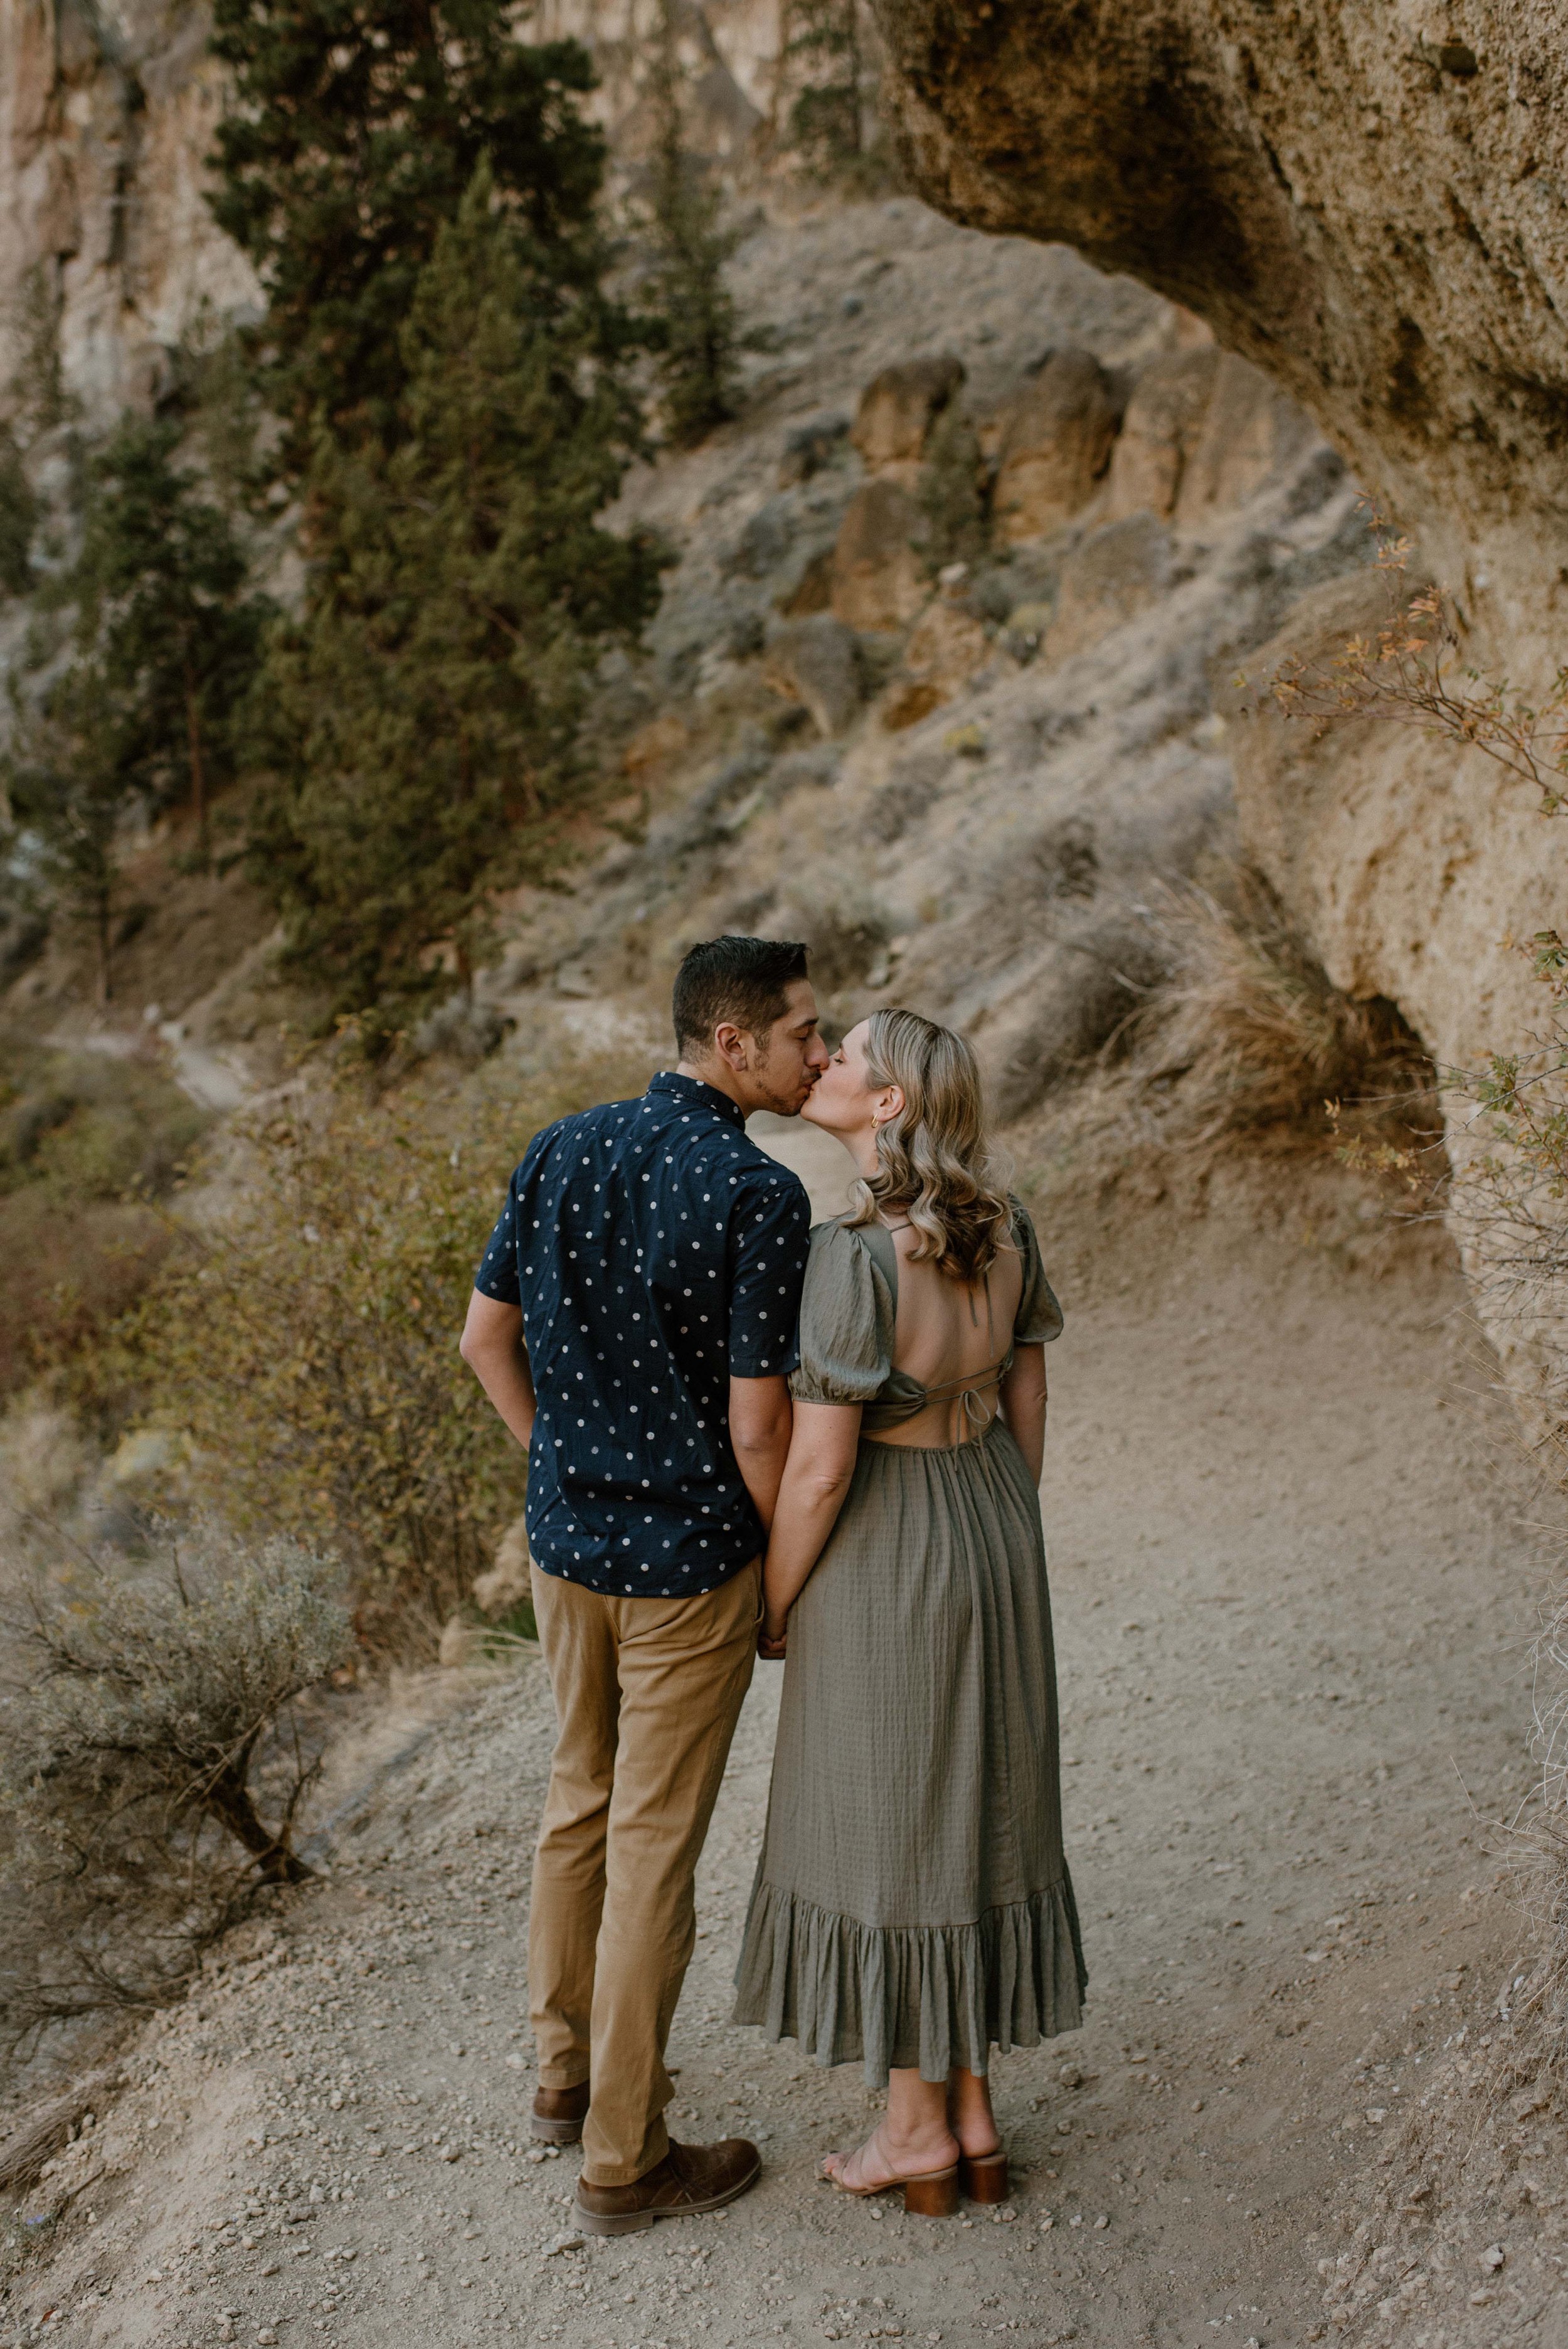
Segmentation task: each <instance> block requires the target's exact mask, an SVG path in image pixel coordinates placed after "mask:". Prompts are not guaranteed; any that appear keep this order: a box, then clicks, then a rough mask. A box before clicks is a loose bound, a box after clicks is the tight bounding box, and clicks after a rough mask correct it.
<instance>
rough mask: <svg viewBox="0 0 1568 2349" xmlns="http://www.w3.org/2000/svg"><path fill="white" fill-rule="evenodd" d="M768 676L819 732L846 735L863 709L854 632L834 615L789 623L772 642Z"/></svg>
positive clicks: (765, 669)
mask: <svg viewBox="0 0 1568 2349" xmlns="http://www.w3.org/2000/svg"><path fill="white" fill-rule="evenodd" d="M763 675H764V677H765V678H767V680H768V683H769V685H770V686H771V687H772V688H773V690H774V692H775V693H781V694H783V695H784V696H785V698H786V699H788V700H790V701H798V702H799V703H800V704H801V706H802V708H803V709H806V710H807V712H808V713H809V714H810V719H811V721H812V723H813V724H814V726H815V727H816V729H817V731H818V732H819V734H822V735H832V734H841V733H842V732H843V730H844V729H845V727H846V726H848V725H849V724H850V722H851V719H853V717H854V715H855V712H856V711H857V710H858V709H859V708H860V706H861V670H860V663H859V661H858V660H857V658H856V657H855V639H854V636H853V634H852V632H851V630H850V629H849V628H848V627H846V626H845V625H844V623H843V622H842V621H841V620H836V619H834V618H833V616H832V615H831V613H830V612H818V613H814V614H813V615H812V616H811V617H810V619H805V620H789V621H786V622H785V624H784V626H782V627H779V628H777V629H776V630H775V631H774V633H773V635H772V636H771V637H770V638H769V645H768V651H767V655H766V657H765V660H764V664H763Z"/></svg>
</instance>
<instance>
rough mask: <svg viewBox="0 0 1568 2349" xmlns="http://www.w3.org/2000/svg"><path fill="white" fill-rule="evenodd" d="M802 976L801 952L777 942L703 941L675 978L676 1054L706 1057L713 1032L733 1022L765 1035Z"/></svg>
mask: <svg viewBox="0 0 1568 2349" xmlns="http://www.w3.org/2000/svg"><path fill="white" fill-rule="evenodd" d="M805 976H806V949H805V947H803V946H793V945H790V944H789V943H788V942H787V941H785V940H784V939H782V938H740V937H733V936H731V937H723V938H705V939H704V940H703V941H702V943H701V945H700V946H695V947H693V948H692V950H691V952H690V953H689V954H688V955H687V956H686V960H685V961H684V962H683V963H682V965H681V967H680V968H679V970H677V971H676V992H675V1004H674V1010H675V1019H676V1049H677V1050H679V1051H681V1052H683V1053H684V1052H685V1051H686V1048H687V1047H688V1046H691V1047H693V1048H694V1049H695V1050H697V1051H699V1052H707V1051H710V1050H712V1047H713V1031H714V1030H715V1029H716V1028H717V1026H718V1024H719V1022H720V1020H722V1019H733V1020H734V1022H735V1024H736V1026H737V1027H738V1028H740V1029H744V1030H745V1032H746V1033H747V1035H748V1036H761V1035H765V1034H766V1033H767V1031H768V1030H769V1028H771V1027H772V1025H773V1022H774V1021H775V1020H776V1019H782V1018H783V1016H784V1014H785V1012H786V1011H787V1010H788V1009H789V1001H788V998H787V996H786V993H785V990H786V988H788V987H789V985H790V983H791V981H792V980H794V979H797V978H805Z"/></svg>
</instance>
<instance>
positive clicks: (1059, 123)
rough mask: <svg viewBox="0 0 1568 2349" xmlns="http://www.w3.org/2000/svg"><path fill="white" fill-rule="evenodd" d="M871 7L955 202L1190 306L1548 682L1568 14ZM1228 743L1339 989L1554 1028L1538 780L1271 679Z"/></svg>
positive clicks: (918, 2) (1511, 666)
mask: <svg viewBox="0 0 1568 2349" xmlns="http://www.w3.org/2000/svg"><path fill="white" fill-rule="evenodd" d="M879 14H880V18H881V22H882V29H883V33H884V36H885V39H886V42H887V46H888V49H889V52H890V56H891V59H892V103H893V106H894V109H895V112H896V116H897V121H898V127H899V132H900V137H901V140H902V143H903V150H904V152H905V155H906V157H907V159H908V161H909V166H910V169H911V171H912V172H913V176H914V178H915V180H916V182H917V184H918V186H919V188H920V190H921V191H922V192H923V194H924V195H925V196H926V198H927V199H928V201H930V202H933V203H934V204H936V205H938V206H939V207H940V208H941V209H943V210H944V211H945V212H948V213H950V214H951V215H952V216H953V217H954V218H955V219H958V220H961V221H964V222H969V223H972V224H974V225H976V226H980V227H984V228H986V229H990V230H994V231H1012V232H1016V233H1025V234H1027V235H1030V236H1035V237H1039V238H1042V239H1048V240H1060V241H1062V242H1064V243H1070V244H1072V245H1075V246H1076V247H1078V250H1079V251H1080V252H1082V253H1084V254H1087V255H1088V258H1089V259H1090V260H1092V261H1093V262H1095V263H1096V264H1098V265H1099V267H1100V268H1102V269H1107V270H1112V271H1125V272H1127V273H1129V274H1132V275H1134V276H1137V277H1139V278H1140V279H1142V280H1143V281H1144V282H1145V283H1146V284H1148V285H1153V286H1155V287H1157V288H1159V289H1160V290H1161V292H1163V293H1165V294H1167V295H1171V296H1173V297H1174V298H1176V299H1177V300H1179V301H1181V303H1183V304H1185V305H1188V306H1189V307H1190V308H1191V309H1192V310H1194V311H1196V312H1198V313H1199V314H1200V315H1201V316H1203V317H1204V318H1206V319H1207V320H1208V321H1209V322H1210V323H1211V325H1212V327H1213V329H1214V332H1215V334H1216V336H1217V337H1218V338H1219V340H1220V342H1221V343H1222V344H1223V345H1225V346H1227V347H1229V348H1230V349H1231V350H1233V351H1235V352H1240V353H1242V354H1243V355H1244V356H1245V357H1248V358H1250V359H1252V360H1253V361H1254V362H1255V363H1256V364H1257V365H1258V366H1260V367H1264V368H1265V369H1267V370H1268V371H1269V372H1270V373H1271V374H1272V375H1273V376H1274V378H1276V380H1278V381H1279V382H1280V383H1281V384H1282V385H1284V386H1285V387H1286V388H1288V389H1289V390H1290V391H1291V392H1292V393H1293V394H1294V395H1295V398H1297V399H1299V400H1300V401H1301V402H1302V404H1303V405H1304V406H1305V408H1306V409H1308V410H1309V412H1310V413H1311V414H1312V415H1313V416H1314V417H1315V419H1317V421H1318V422H1319V423H1320V424H1321V425H1322V427H1323V428H1324V429H1325V431H1326V433H1327V434H1328V435H1329V437H1330V438H1331V440H1334V441H1335V442H1336V445H1337V446H1338V447H1339V449H1340V450H1342V451H1343V452H1344V453H1345V455H1346V457H1347V458H1348V459H1349V460H1350V462H1351V463H1352V465H1353V466H1354V468H1355V470H1356V471H1357V475H1358V476H1359V478H1360V479H1361V480H1362V481H1365V482H1367V484H1368V485H1369V486H1370V487H1371V488H1372V489H1373V490H1374V492H1376V494H1377V497H1378V498H1379V499H1380V500H1381V501H1382V502H1384V503H1385V504H1386V505H1387V507H1388V508H1389V509H1390V510H1391V511H1392V512H1394V513H1395V514H1396V515H1397V517H1398V520H1399V522H1400V523H1401V524H1402V525H1403V526H1405V527H1407V528H1408V529H1409V530H1411V531H1412V532H1413V533H1414V534H1415V535H1416V537H1417V539H1418V560H1419V561H1420V562H1421V563H1422V564H1424V565H1425V566H1426V567H1427V569H1428V570H1429V573H1430V574H1431V575H1433V576H1435V577H1436V578H1438V579H1439V580H1440V581H1441V582H1443V583H1444V584H1445V585H1447V586H1448V587H1449V589H1450V591H1451V592H1452V594H1453V595H1454V596H1455V598H1456V600H1457V603H1458V605H1459V608H1460V613H1461V616H1462V618H1463V620H1464V623H1465V626H1466V629H1467V636H1468V641H1467V647H1466V650H1467V655H1468V656H1469V657H1471V658H1473V659H1474V660H1475V662H1476V664H1477V666H1478V667H1480V668H1482V669H1484V670H1487V671H1490V672H1494V673H1496V672H1501V673H1504V674H1507V675H1510V676H1511V677H1513V678H1518V679H1520V680H1522V682H1523V683H1525V684H1527V685H1529V686H1530V687H1532V688H1537V687H1539V685H1540V683H1541V682H1542V680H1543V679H1545V678H1550V677H1551V676H1552V675H1553V672H1554V671H1555V669H1556V667H1558V665H1559V664H1560V662H1561V661H1562V659H1563V652H1564V647H1565V645H1568V604H1565V600H1564V598H1565V590H1568V466H1565V463H1564V455H1565V451H1568V178H1565V167H1568V151H1565V150H1568V114H1565V112H1564V104H1563V101H1564V96H1565V94H1568V93H1565V89H1564V83H1565V80H1568V43H1565V42H1564V40H1563V17H1562V12H1561V10H1560V9H1559V8H1557V7H1555V6H1553V5H1549V0H1491V5H1489V4H1488V0H1452V5H1448V0H1352V5H1346V0H1293V5H1275V0H1123V5H1119V7H1117V8H1115V9H1088V8H1086V7H1084V6H1083V5H1079V0H1016V5H1008V6H1007V7H1006V8H1003V7H997V6H994V5H986V0H880V4H879ZM1171 391H1172V396H1173V397H1175V396H1177V387H1176V386H1175V385H1174V384H1173V385H1172V387H1171ZM1129 461H1131V459H1130V460H1129ZM1336 592H1338V591H1336ZM1376 599H1377V589H1376V587H1375V586H1368V585H1366V584H1363V585H1360V586H1357V587H1356V588H1353V589H1351V590H1347V591H1343V592H1341V593H1340V594H1339V600H1338V601H1337V602H1336V601H1335V600H1334V598H1333V595H1330V598H1329V601H1328V602H1327V603H1326V604H1314V605H1310V606H1309V607H1307V608H1305V610H1303V611H1302V612H1300V613H1299V614H1297V615H1295V616H1294V617H1293V619H1292V621H1291V623H1290V626H1289V630H1288V635H1289V640H1290V643H1291V645H1292V646H1293V647H1295V648H1296V649H1298V650H1301V649H1305V650H1306V651H1308V652H1309V653H1310V652H1311V651H1314V650H1327V651H1332V648H1333V647H1334V646H1335V644H1336V641H1338V639H1339V637H1340V636H1342V635H1343V633H1344V630H1345V628H1346V626H1349V625H1350V624H1351V622H1352V621H1353V620H1354V621H1356V622H1362V621H1365V620H1366V619H1367V616H1369V615H1371V616H1378V615H1380V613H1381V610H1382V608H1383V607H1382V605H1380V604H1379V603H1378V602H1377V600H1376ZM1352 605H1354V609H1353V610H1352ZM1281 649H1283V647H1274V648H1272V650H1273V651H1274V652H1275V653H1277V652H1278V651H1279V650H1281ZM1270 666H1271V661H1270V657H1268V656H1264V657H1263V658H1261V659H1260V660H1259V661H1258V662H1257V663H1256V664H1255V665H1254V681H1255V678H1256V677H1257V676H1258V675H1260V674H1261V675H1262V676H1264V677H1265V678H1266V675H1267V673H1268V670H1269V667H1270ZM1247 710H1255V711H1258V712H1259V713H1260V714H1259V715H1258V716H1257V717H1255V718H1249V717H1247V716H1246V715H1245V714H1244V712H1246V711H1247ZM1232 744H1233V755H1234V759H1235V763H1236V768H1237V776H1238V786H1239V792H1240V797H1241V802H1242V810H1243V823H1244V827H1245V831H1246V834H1247V837H1248V840H1249V843H1250V845H1251V846H1252V848H1253V852H1254V853H1255V854H1257V855H1259V857H1260V858H1261V860H1262V861H1263V863H1264V865H1265V866H1266V867H1267V869H1268V870H1269V872H1270V873H1271V874H1272V876H1273V877H1274V880H1275V882H1276V883H1277V885H1279V886H1280V887H1281V888H1282V890H1283V891H1284V894H1285V895H1286V897H1287V899H1288V901H1289V903H1290V904H1291V905H1292V907H1293V908H1294V910H1295V914H1296V916H1297V917H1298V919H1299V920H1300V921H1301V922H1302V924H1303V926H1305V929H1306V931H1307V933H1308V935H1309V936H1310V937H1311V938H1312V940H1313V942H1314V944H1315V947H1317V949H1318V951H1319V953H1320V954H1321V955H1322V957H1323V958H1324V960H1325V962H1326V964H1327V966H1328V968H1329V969H1330V971H1331V972H1332V973H1333V975H1334V977H1335V978H1336V979H1337V980H1339V981H1340V983H1341V984H1343V985H1346V986H1348V987H1351V988H1356V989H1357V991H1367V992H1373V991H1376V992H1379V993H1385V994H1387V995H1390V996H1392V997H1394V998H1395V999H1396V1000H1398V1002H1399V1003H1400V1005H1401V1006H1402V1008H1403V1009H1405V1010H1406V1012H1407V1014H1408V1016H1409V1017H1410V1019H1412V1020H1413V1021H1414V1023H1415V1024H1416V1025H1417V1027H1418V1029H1419V1030H1420V1031H1421V1032H1422V1034H1423V1035H1424V1036H1425V1037H1426V1038H1427V1040H1428V1041H1429V1044H1430V1045H1431V1047H1432V1049H1433V1050H1434V1051H1435V1052H1437V1054H1438V1055H1439V1058H1441V1059H1444V1060H1448V1061H1459V1062H1470V1061H1474V1059H1475V1058H1476V1057H1477V1055H1478V1054H1479V1053H1480V1051H1482V1050H1485V1049H1486V1048H1487V1047H1488V1046H1491V1045H1496V1046H1506V1045H1509V1044H1511V1043H1513V1042H1515V1041H1517V1040H1519V1038H1520V1037H1521V1036H1522V1035H1523V1034H1524V1033H1525V1032H1527V1031H1528V1030H1529V1029H1530V1028H1531V1027H1532V1026H1534V1025H1538V1024H1539V1021H1540V1018H1541V1011H1542V1006H1541V1003H1540V999H1539V991H1538V990H1537V989H1535V988H1534V987H1533V986H1532V982H1531V980H1530V979H1529V978H1528V975H1527V973H1526V970H1525V968H1524V965H1523V963H1522V960H1521V958H1520V957H1518V956H1517V954H1515V953H1514V952H1513V951H1512V950H1511V947H1509V946H1508V945H1507V944H1506V943H1504V941H1505V940H1506V939H1507V938H1508V937H1509V936H1511V935H1514V936H1528V935H1529V933H1530V932H1531V931H1532V929H1535V928H1539V927H1542V926H1546V925H1547V924H1548V923H1561V922H1562V921H1563V917H1564V914H1565V911H1568V908H1565V905H1564V895H1565V893H1564V889H1563V881H1562V874H1563V847H1564V845H1565V844H1568V833H1563V831H1562V830H1561V828H1558V829H1549V828H1548V826H1547V821H1546V820H1545V819H1543V818H1542V817H1541V816H1540V815H1539V814H1538V813H1537V812H1536V810H1535V806H1534V803H1533V799H1532V794H1531V793H1530V792H1529V791H1528V790H1527V789H1526V788H1525V787H1524V786H1522V785H1521V784H1517V783H1514V782H1512V781H1510V780H1509V779H1507V778H1506V777H1505V776H1503V775H1501V773H1500V772H1499V771H1498V770H1497V769H1496V768H1495V767H1493V766H1491V765H1489V764H1488V763H1487V762H1486V761H1484V760H1482V759H1480V758H1478V757H1477V756H1475V755H1474V754H1467V755H1462V756H1461V755H1458V754H1456V753H1455V752H1454V751H1452V750H1449V748H1448V747H1446V746H1445V745H1444V744H1442V743H1440V742H1435V741H1432V740H1428V739H1424V738H1420V737H1415V736H1410V735H1408V734H1403V733H1398V732H1395V731H1391V730H1387V729H1386V728H1380V727H1379V728H1370V727H1357V728H1355V729H1346V728H1336V729H1334V730H1331V731H1330V732H1329V733H1328V734H1327V735H1326V736H1324V737H1323V738H1322V739H1321V740H1317V739H1314V737H1313V736H1312V735H1311V733H1310V732H1309V730H1308V729H1307V728H1306V727H1305V726H1296V727H1294V728H1291V729H1284V728H1283V727H1282V726H1281V724H1280V722H1279V721H1278V720H1277V719H1275V718H1274V716H1273V715H1272V714H1271V713H1270V711H1269V709H1268V705H1267V703H1266V700H1265V699H1263V698H1260V696H1259V695H1258V694H1257V693H1255V692H1252V693H1245V692H1243V694H1241V695H1239V696H1237V697H1236V698H1234V700H1233V718H1232Z"/></svg>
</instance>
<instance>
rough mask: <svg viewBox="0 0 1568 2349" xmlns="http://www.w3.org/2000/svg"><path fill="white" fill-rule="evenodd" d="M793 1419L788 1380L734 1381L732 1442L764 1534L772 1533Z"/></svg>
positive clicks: (730, 1400)
mask: <svg viewBox="0 0 1568 2349" xmlns="http://www.w3.org/2000/svg"><path fill="white" fill-rule="evenodd" d="M791 1418H792V1412H791V1407H790V1402H789V1380H788V1379H783V1378H777V1379H740V1378H735V1377H733V1376H732V1377H731V1379H730V1381H729V1440H730V1443H731V1444H733V1446H734V1448H735V1459H736V1465H737V1466H738V1468H739V1470H740V1474H741V1478H742V1481H743V1482H744V1484H745V1486H746V1489H747V1491H748V1493H749V1494H750V1495H751V1498H752V1500H753V1502H754V1503H755V1504H756V1507H757V1514H758V1516H759V1517H760V1518H761V1520H762V1529H763V1531H764V1532H765V1533H771V1532H772V1530H773V1511H774V1508H775V1506H776V1505H777V1503H778V1499H779V1483H780V1481H781V1480H782V1477H783V1475H784V1463H785V1461H786V1460H787V1459H788V1458H789V1427H790V1422H791Z"/></svg>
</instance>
